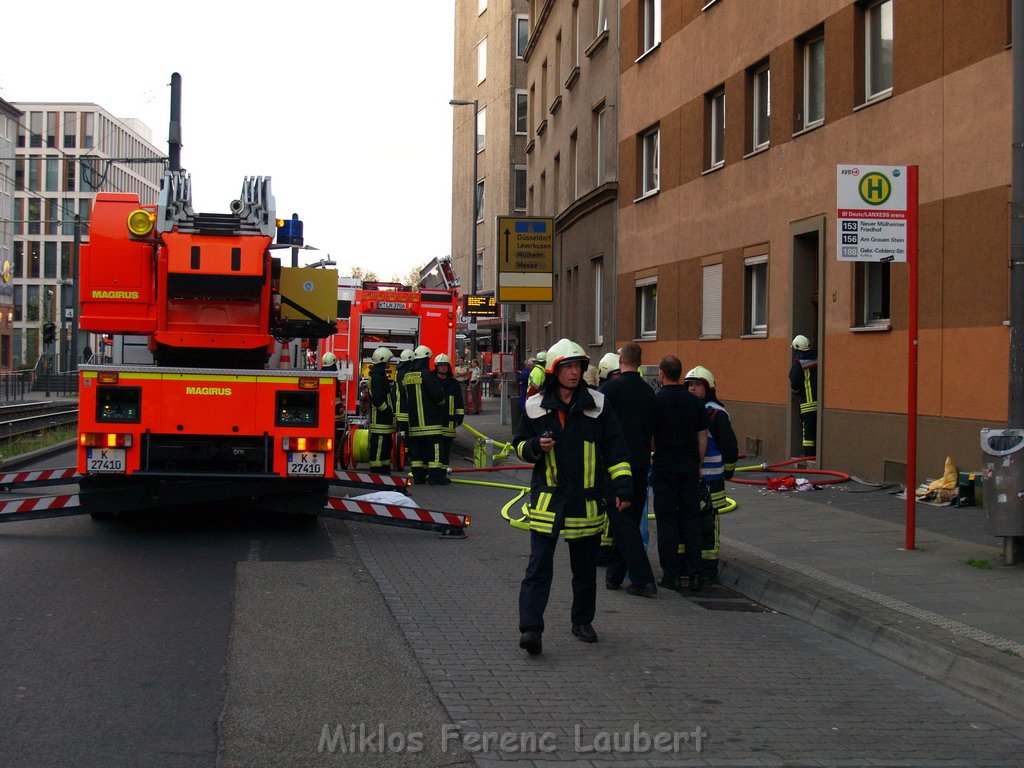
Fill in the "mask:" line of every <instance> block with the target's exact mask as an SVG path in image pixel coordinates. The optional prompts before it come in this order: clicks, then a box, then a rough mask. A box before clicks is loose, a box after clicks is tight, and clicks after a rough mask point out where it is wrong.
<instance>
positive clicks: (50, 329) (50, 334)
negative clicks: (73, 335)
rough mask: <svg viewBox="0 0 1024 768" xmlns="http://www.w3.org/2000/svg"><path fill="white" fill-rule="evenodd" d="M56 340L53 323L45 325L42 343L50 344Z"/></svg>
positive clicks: (55, 330)
mask: <svg viewBox="0 0 1024 768" xmlns="http://www.w3.org/2000/svg"><path fill="white" fill-rule="evenodd" d="M56 339H57V326H56V325H54V324H53V323H46V324H45V325H44V326H43V343H44V344H52V343H53V342H54V341H55V340H56Z"/></svg>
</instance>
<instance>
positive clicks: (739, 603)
mask: <svg viewBox="0 0 1024 768" xmlns="http://www.w3.org/2000/svg"><path fill="white" fill-rule="evenodd" d="M683 596H684V597H685V598H686V599H687V600H689V601H690V602H691V603H694V604H695V605H699V606H700V607H701V608H704V609H705V610H708V611H735V612H738V613H767V612H769V611H771V608H768V607H766V606H764V605H761V604H760V603H756V602H754V601H753V600H751V599H750V598H749V597H745V596H743V595H741V594H740V593H739V592H737V591H736V590H734V589H729V588H728V587H726V586H723V585H721V584H710V585H708V586H706V587H704V589H702V590H701V591H700V592H685V591H684V592H683Z"/></svg>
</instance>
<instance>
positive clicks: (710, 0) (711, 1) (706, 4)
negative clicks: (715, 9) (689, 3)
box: [701, 0, 718, 11]
mask: <svg viewBox="0 0 1024 768" xmlns="http://www.w3.org/2000/svg"><path fill="white" fill-rule="evenodd" d="M717 2H718V0H708V1H707V2H706V3H704V7H703V8H701V10H702V11H706V10H707V9H708V8H710V7H711V6H712V5H714V4H715V3H717Z"/></svg>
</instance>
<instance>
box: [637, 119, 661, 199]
mask: <svg viewBox="0 0 1024 768" xmlns="http://www.w3.org/2000/svg"><path fill="white" fill-rule="evenodd" d="M640 144H641V151H640V191H641V197H646V196H647V195H653V194H655V193H657V192H658V190H659V189H660V188H661V187H660V183H661V126H655V127H654V128H649V129H648V130H646V131H644V132H643V133H642V134H640Z"/></svg>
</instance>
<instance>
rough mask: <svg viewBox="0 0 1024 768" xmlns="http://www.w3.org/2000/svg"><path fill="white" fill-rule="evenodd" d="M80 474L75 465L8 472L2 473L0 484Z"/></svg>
mask: <svg viewBox="0 0 1024 768" xmlns="http://www.w3.org/2000/svg"><path fill="white" fill-rule="evenodd" d="M78 476H79V475H78V470H77V469H75V468H74V467H65V468H63V469H39V470H36V471H34V472H8V473H6V474H3V475H0V485H11V484H13V483H35V482H40V481H46V480H70V479H72V478H76V477H78Z"/></svg>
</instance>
